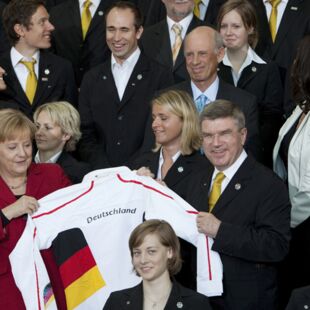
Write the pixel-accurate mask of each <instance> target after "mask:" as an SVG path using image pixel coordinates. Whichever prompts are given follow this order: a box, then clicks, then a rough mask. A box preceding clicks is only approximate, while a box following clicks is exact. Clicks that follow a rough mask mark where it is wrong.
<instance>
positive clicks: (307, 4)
mask: <svg viewBox="0 0 310 310" xmlns="http://www.w3.org/2000/svg"><path fill="white" fill-rule="evenodd" d="M252 3H253V4H254V6H255V7H256V12H257V16H258V20H259V42H258V45H257V47H256V49H255V50H256V52H257V53H258V55H260V56H262V57H264V58H266V59H270V60H274V61H275V62H276V63H277V64H278V65H279V66H280V69H281V76H282V80H283V81H284V79H285V74H286V70H287V69H288V68H289V67H290V65H291V64H292V62H293V59H294V56H295V52H296V47H297V44H298V42H299V40H300V39H301V38H303V37H304V36H305V35H307V34H310V1H308V0H289V1H288V4H287V6H286V8H285V11H284V14H283V17H282V20H281V24H280V27H279V29H278V32H277V35H276V40H275V42H272V39H271V34H270V29H269V23H268V20H267V15H266V9H265V5H264V3H263V1H261V0H253V1H252Z"/></svg>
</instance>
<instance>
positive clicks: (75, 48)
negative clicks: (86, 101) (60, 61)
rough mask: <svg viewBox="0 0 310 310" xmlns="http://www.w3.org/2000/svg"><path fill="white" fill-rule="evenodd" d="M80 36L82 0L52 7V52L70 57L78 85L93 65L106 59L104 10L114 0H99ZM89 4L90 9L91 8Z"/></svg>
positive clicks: (107, 49) (72, 0) (108, 52)
mask: <svg viewBox="0 0 310 310" xmlns="http://www.w3.org/2000/svg"><path fill="white" fill-rule="evenodd" d="M97 2H99V3H98V6H97V8H96V10H94V11H93V14H92V15H93V16H92V19H91V22H90V25H89V28H88V31H87V33H86V37H85V39H84V40H83V34H82V25H81V6H82V5H83V3H84V1H83V0H80V1H79V0H67V1H65V2H63V3H61V4H59V5H57V6H55V7H53V8H52V9H51V12H50V14H51V22H52V23H53V25H55V31H54V32H53V50H54V52H55V53H56V54H57V55H59V56H61V57H64V58H66V59H68V60H70V61H71V63H72V64H73V68H74V72H75V78H76V82H77V85H78V87H79V86H80V84H81V82H82V79H83V76H84V74H85V73H86V72H87V71H88V70H89V69H91V68H93V67H94V66H97V65H99V64H101V63H103V62H104V61H106V60H107V59H108V58H109V56H110V50H109V48H108V46H107V44H106V39H105V27H104V24H105V20H104V18H105V11H106V9H107V8H108V7H109V6H110V5H111V4H112V3H113V2H116V1H115V0H107V1H106V0H99V1H97ZM92 6H94V4H92V5H91V6H90V11H91V12H92Z"/></svg>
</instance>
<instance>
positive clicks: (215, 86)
mask: <svg viewBox="0 0 310 310" xmlns="http://www.w3.org/2000/svg"><path fill="white" fill-rule="evenodd" d="M219 83H220V81H219V78H218V77H216V79H215V81H214V82H213V83H212V84H211V85H210V86H209V87H208V88H207V89H206V90H205V91H204V92H202V91H201V90H200V89H199V88H198V87H197V86H196V85H195V84H194V82H193V81H191V87H192V92H193V99H194V101H196V100H197V99H198V97H200V95H205V96H206V97H208V101H207V103H209V102H211V101H214V100H216V95H217V92H218V90H219Z"/></svg>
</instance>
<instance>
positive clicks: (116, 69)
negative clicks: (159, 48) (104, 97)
mask: <svg viewBox="0 0 310 310" xmlns="http://www.w3.org/2000/svg"><path fill="white" fill-rule="evenodd" d="M140 54H141V51H140V49H139V48H137V49H136V50H135V51H134V52H133V53H132V54H131V55H130V56H129V57H128V58H127V59H125V61H124V62H123V63H122V64H119V63H118V62H116V59H115V58H114V56H113V54H112V56H111V66H112V67H111V69H112V74H113V77H114V81H115V85H116V88H117V92H118V96H119V99H120V100H122V98H123V95H124V92H125V89H126V86H127V84H128V81H129V78H130V76H131V74H132V71H133V69H134V67H135V65H136V64H137V62H138V59H139V57H140Z"/></svg>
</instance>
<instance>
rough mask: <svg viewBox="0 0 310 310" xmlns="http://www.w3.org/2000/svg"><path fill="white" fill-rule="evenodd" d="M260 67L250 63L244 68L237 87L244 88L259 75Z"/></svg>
mask: <svg viewBox="0 0 310 310" xmlns="http://www.w3.org/2000/svg"><path fill="white" fill-rule="evenodd" d="M261 66H262V65H260V64H257V63H255V62H253V61H252V63H251V65H249V66H247V67H246V68H244V70H243V71H242V73H241V76H240V79H239V81H238V83H237V87H239V88H244V87H245V85H246V84H248V83H249V82H250V81H251V80H252V79H253V78H254V77H256V76H257V75H259V74H260V73H261Z"/></svg>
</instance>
